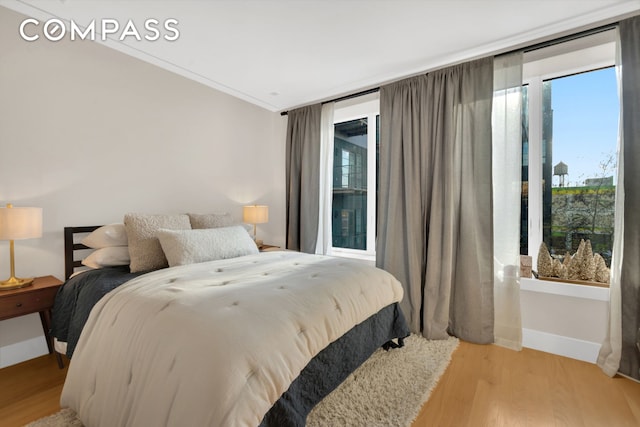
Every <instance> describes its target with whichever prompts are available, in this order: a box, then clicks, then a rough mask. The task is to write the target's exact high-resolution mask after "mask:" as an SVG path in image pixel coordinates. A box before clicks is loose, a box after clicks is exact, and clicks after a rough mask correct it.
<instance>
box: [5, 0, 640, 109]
mask: <svg viewBox="0 0 640 427" xmlns="http://www.w3.org/2000/svg"><path fill="white" fill-rule="evenodd" d="M0 4H1V5H3V6H6V7H8V8H11V9H13V10H16V11H18V12H21V13H24V14H26V15H29V16H31V17H34V18H36V19H39V20H41V22H44V21H45V20H46V19H49V18H51V17H57V18H60V19H62V20H63V21H65V22H68V21H70V20H73V21H74V22H75V23H77V24H79V25H81V26H84V25H87V24H88V23H89V22H90V21H91V20H92V19H95V20H97V21H98V22H100V20H102V19H104V18H115V19H118V21H119V22H120V23H121V25H122V26H124V25H125V23H126V22H127V21H128V20H133V22H134V23H135V24H136V26H137V27H138V28H139V29H140V30H144V22H145V20H146V19H147V18H156V19H158V20H159V21H160V22H163V21H164V20H165V19H168V18H174V19H177V20H178V25H177V28H178V30H179V31H180V36H179V38H178V40H176V41H173V42H169V41H166V40H162V39H161V40H156V41H152V42H150V41H146V40H143V41H137V40H135V39H134V38H132V37H129V38H127V39H125V40H123V41H120V40H118V36H117V35H116V37H112V38H111V39H108V40H107V41H106V42H102V41H99V42H100V43H104V44H106V45H107V46H110V47H112V48H114V49H117V50H119V51H122V52H124V53H127V54H129V55H132V56H135V57H137V58H140V59H142V60H144V61H147V62H150V63H153V64H155V65H157V66H159V67H162V68H165V69H167V70H170V71H173V72H175V73H178V74H180V75H182V76H185V77H187V78H190V79H193V80H196V81H198V82H200V83H202V84H205V85H207V86H210V87H213V88H215V89H218V90H220V91H223V92H226V93H228V94H231V95H233V96H236V97H238V98H241V99H243V100H246V101H248V102H251V103H253V104H256V105H259V106H261V107H263V108H266V109H268V110H271V111H284V110H288V109H291V108H294V107H297V106H302V105H306V104H310V103H314V102H318V101H322V100H327V99H330V98H334V97H337V96H340V95H344V94H347V93H353V92H357V91H360V90H363V89H367V88H371V87H376V86H378V85H380V84H383V83H386V82H390V81H393V80H398V79H400V78H403V77H407V76H411V75H415V74H419V73H422V72H425V71H428V70H431V69H435V68H439V67H442V66H446V65H450V64H454V63H457V62H460V61H463V60H468V59H472V58H478V57H481V56H485V55H488V54H494V53H498V52H503V51H506V50H509V49H513V48H515V47H522V46H525V45H528V44H531V43H533V42H535V41H540V40H543V39H548V38H551V37H555V36H557V35H562V34H567V33H569V32H575V31H577V30H581V29H584V28H587V27H591V26H594V25H596V24H601V23H603V24H604V23H608V22H612V21H614V20H616V19H619V18H620V17H626V16H631V15H635V14H638V13H640V0H554V1H551V0H487V1H483V0H466V1H458V0H448V1H436V0H424V1H415V0H414V1H407V0H395V1H391V0H387V1H375V0H369V1H365V0H322V1H320V0H316V1H312V0H306V1H293V0H288V1H284V0H277V1H276V0H253V1H251V0H226V1H225V0H222V1H220V0H214V1H205V0H200V1H184V0H183V1H169V0H161V1H158V0H156V1H149V0H129V1H99V0H92V1H87V0H0ZM45 42H46V41H45Z"/></svg>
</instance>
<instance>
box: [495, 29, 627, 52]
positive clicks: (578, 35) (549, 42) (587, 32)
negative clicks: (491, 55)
mask: <svg viewBox="0 0 640 427" xmlns="http://www.w3.org/2000/svg"><path fill="white" fill-rule="evenodd" d="M617 27H618V22H612V23H610V24H606V25H602V26H600V27H595V28H590V29H588V30H584V31H580V32H577V33H573V34H568V35H566V36H562V37H558V38H555V39H551V40H547V41H544V42H540V43H536V44H532V45H530V46H526V47H523V48H520V49H513V50H511V51H509V52H505V53H502V54H500V55H508V54H510V53H514V52H523V53H524V52H533V51H534V50H538V49H544V48H545V47H550V46H555V45H557V44H560V43H565V42H569V41H571V40H577V39H580V38H582V37H587V36H592V35H594V34H599V33H603V32H605V31H609V30H613V29H614V28H617ZM500 55H496V56H500Z"/></svg>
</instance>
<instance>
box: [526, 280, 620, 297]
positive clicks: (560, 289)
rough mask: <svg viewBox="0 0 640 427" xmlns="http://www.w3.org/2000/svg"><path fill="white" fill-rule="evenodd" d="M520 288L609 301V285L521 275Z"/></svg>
mask: <svg viewBox="0 0 640 427" xmlns="http://www.w3.org/2000/svg"><path fill="white" fill-rule="evenodd" d="M520 290H521V291H529V292H539V293H544V294H553V295H561V296H567V297H574V298H584V299H590V300H596V301H609V288H608V287H601V286H590V285H584V284H578V283H568V282H561V281H556V280H553V281H551V280H541V279H533V278H526V277H521V278H520Z"/></svg>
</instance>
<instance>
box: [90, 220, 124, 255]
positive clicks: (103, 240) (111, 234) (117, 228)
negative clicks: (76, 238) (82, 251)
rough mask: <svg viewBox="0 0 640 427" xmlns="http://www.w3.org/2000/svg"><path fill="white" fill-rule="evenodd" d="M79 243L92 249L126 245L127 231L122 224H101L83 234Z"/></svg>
mask: <svg viewBox="0 0 640 427" xmlns="http://www.w3.org/2000/svg"><path fill="white" fill-rule="evenodd" d="M80 243H82V244H83V245H85V246H88V247H90V248H93V249H100V248H109V247H111V246H127V244H128V242H127V232H126V230H125V229H124V224H108V225H103V226H102V227H99V228H96V229H95V230H93V231H92V232H91V233H90V234H88V235H87V236H85V237H84V238H83V239H82V240H80Z"/></svg>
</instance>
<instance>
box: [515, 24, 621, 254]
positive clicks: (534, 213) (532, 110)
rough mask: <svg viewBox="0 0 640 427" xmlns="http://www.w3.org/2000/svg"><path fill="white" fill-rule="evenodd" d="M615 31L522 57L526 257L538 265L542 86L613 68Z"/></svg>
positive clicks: (540, 220) (541, 213) (541, 224)
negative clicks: (526, 118) (525, 116)
mask: <svg viewBox="0 0 640 427" xmlns="http://www.w3.org/2000/svg"><path fill="white" fill-rule="evenodd" d="M615 39H616V30H607V31H603V32H601V33H598V34H595V35H591V36H587V37H583V38H580V39H576V40H572V41H569V42H565V43H561V44H558V45H553V46H550V47H548V48H543V49H540V50H537V51H532V52H527V53H525V55H524V58H523V79H522V84H523V86H525V85H526V86H528V89H527V90H528V112H529V140H528V150H529V151H528V174H529V175H528V181H527V183H528V185H527V188H528V236H527V238H528V255H529V256H531V257H532V265H534V266H536V265H537V263H538V251H539V249H540V245H541V243H542V240H543V200H542V197H543V187H542V182H543V171H542V165H543V159H542V145H543V144H542V136H543V114H542V107H543V95H542V93H543V84H544V82H545V81H547V80H551V79H555V78H560V77H567V76H571V75H575V74H580V73H586V72H591V71H596V70H599V69H602V68H608V67H612V66H615V65H616V64H615V62H616V61H615V51H616V42H615Z"/></svg>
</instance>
